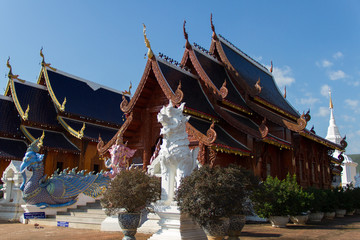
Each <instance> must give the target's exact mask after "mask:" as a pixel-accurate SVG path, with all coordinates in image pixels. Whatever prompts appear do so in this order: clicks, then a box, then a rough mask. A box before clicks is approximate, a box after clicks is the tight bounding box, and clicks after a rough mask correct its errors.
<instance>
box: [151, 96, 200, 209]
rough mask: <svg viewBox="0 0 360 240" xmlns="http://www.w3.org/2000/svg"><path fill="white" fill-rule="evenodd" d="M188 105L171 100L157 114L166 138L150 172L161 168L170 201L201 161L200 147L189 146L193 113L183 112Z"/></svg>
mask: <svg viewBox="0 0 360 240" xmlns="http://www.w3.org/2000/svg"><path fill="white" fill-rule="evenodd" d="M184 105H185V103H182V104H181V105H180V107H178V108H175V107H174V106H173V104H172V103H171V101H170V102H169V104H168V105H167V106H164V107H163V108H162V109H161V110H160V112H159V114H158V115H157V119H158V121H159V122H160V123H161V125H162V128H161V131H160V134H161V135H162V136H163V142H162V144H161V146H160V151H159V153H158V156H157V157H156V158H155V159H154V160H153V162H152V163H151V164H150V165H149V166H148V172H149V173H150V174H152V175H155V174H158V173H159V172H161V188H162V190H161V200H162V201H164V203H167V204H169V203H171V201H172V200H173V198H174V192H175V189H177V188H178V187H179V185H180V180H181V178H183V177H185V176H188V175H190V173H191V172H192V171H193V170H194V169H195V168H197V167H198V165H199V162H198V161H197V155H198V152H199V149H198V148H196V149H193V150H190V149H189V140H188V134H187V133H186V123H187V121H188V120H189V118H190V117H185V116H184V115H183V110H184Z"/></svg>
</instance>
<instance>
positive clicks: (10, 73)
mask: <svg viewBox="0 0 360 240" xmlns="http://www.w3.org/2000/svg"><path fill="white" fill-rule="evenodd" d="M6 66H7V67H8V68H9V73H8V78H10V79H16V80H19V81H20V82H22V83H24V82H25V80H22V79H20V78H19V75H14V74H13V73H12V67H11V65H10V57H9V58H8V60H7V61H6Z"/></svg>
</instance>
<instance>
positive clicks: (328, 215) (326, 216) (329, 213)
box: [324, 212, 335, 219]
mask: <svg viewBox="0 0 360 240" xmlns="http://www.w3.org/2000/svg"><path fill="white" fill-rule="evenodd" d="M324 217H325V218H326V219H334V218H335V212H326V213H325V214H324Z"/></svg>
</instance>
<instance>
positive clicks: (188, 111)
mask: <svg viewBox="0 0 360 240" xmlns="http://www.w3.org/2000/svg"><path fill="white" fill-rule="evenodd" d="M184 113H187V114H191V115H194V116H196V117H200V118H202V119H206V120H209V121H212V122H219V120H218V119H216V118H214V117H211V116H210V115H208V114H206V113H201V112H199V111H196V110H193V109H189V108H187V107H185V109H184Z"/></svg>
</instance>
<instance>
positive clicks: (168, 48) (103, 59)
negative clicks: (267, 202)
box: [0, 0, 360, 154]
mask: <svg viewBox="0 0 360 240" xmlns="http://www.w3.org/2000/svg"><path fill="white" fill-rule="evenodd" d="M0 9H1V13H0V30H1V33H2V34H1V38H0V89H1V94H3V93H4V89H5V87H6V82H7V77H6V74H7V72H8V69H7V67H6V60H7V58H8V57H9V56H10V57H11V60H10V62H11V65H12V67H13V73H14V74H18V75H20V78H22V79H25V80H27V81H30V82H36V80H37V77H38V75H39V72H40V62H41V57H40V55H39V51H40V48H41V47H43V48H44V50H43V52H44V54H45V59H46V61H47V62H49V63H51V64H52V66H54V67H56V68H58V69H60V70H62V71H65V72H68V73H71V74H73V75H76V76H79V77H82V78H85V79H88V80H90V81H94V82H98V83H101V84H103V85H106V86H109V87H112V88H115V89H118V90H126V89H128V86H129V83H130V81H131V82H132V83H133V91H134V88H135V87H136V86H137V84H138V83H139V81H140V78H141V76H142V73H143V70H144V67H145V63H146V59H145V58H144V54H145V53H146V52H147V49H146V47H145V44H144V38H143V33H142V30H143V29H142V23H145V24H146V25H147V36H148V38H149V40H150V43H151V46H152V49H153V51H154V53H156V54H157V53H158V52H162V53H164V54H166V55H167V56H170V57H172V58H173V59H175V60H178V61H180V60H181V57H182V55H183V52H184V45H185V40H184V37H183V32H182V25H183V21H184V20H186V21H187V25H186V28H187V32H188V34H189V40H190V42H196V43H198V44H199V45H201V46H202V47H204V48H206V49H208V48H209V46H210V42H211V28H210V20H209V19H210V13H213V20H214V25H215V29H216V32H217V33H220V34H221V35H223V36H224V37H225V38H227V39H228V40H229V41H231V42H232V43H233V44H234V45H236V46H237V47H238V48H240V49H241V50H243V51H244V52H245V53H247V54H248V55H250V56H251V57H253V58H254V59H256V60H258V61H259V62H261V63H262V64H263V65H265V66H269V65H270V61H271V60H272V61H273V63H274V76H275V79H276V81H277V82H278V85H279V88H280V89H281V91H283V88H284V86H285V85H286V88H287V99H288V100H289V101H290V103H292V105H293V106H294V107H295V108H296V109H297V110H298V111H300V112H303V111H307V110H308V109H310V110H311V116H312V119H311V121H310V122H309V125H308V127H309V128H311V126H312V125H314V126H315V131H316V133H317V134H318V135H320V136H322V137H325V136H326V132H327V127H328V124H329V114H330V113H329V109H328V106H329V98H328V89H329V88H331V91H332V97H333V103H334V113H335V119H336V123H337V125H338V127H339V130H340V133H341V134H342V136H344V135H345V134H346V136H347V140H348V143H349V146H348V148H347V153H348V154H349V153H360V125H359V122H360V110H359V106H360V101H359V99H360V98H359V95H360V93H359V90H360V46H359V44H360V31H359V29H360V14H359V11H360V1H356V0H353V1H350V0H347V1H333V0H328V1H320V0H319V1H310V0H302V1H288V0H284V1H280V0H278V1H265V0H263V1H187V0H185V1H155V0H154V1H109V0H106V1H90V0H77V1H72V0H62V1H55V0H54V1H42V0H37V1H25V0H23V1H5V0H4V1H1V2H0ZM1 79H2V80H1Z"/></svg>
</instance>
